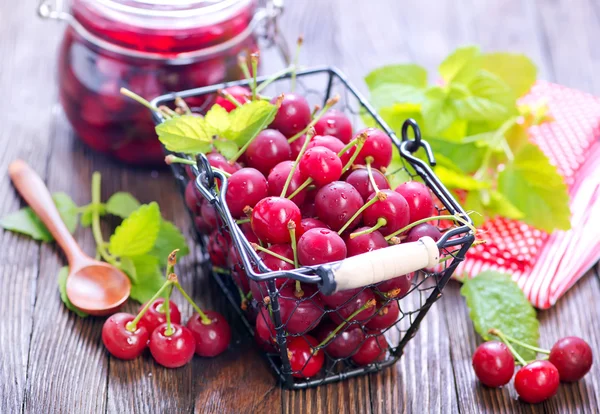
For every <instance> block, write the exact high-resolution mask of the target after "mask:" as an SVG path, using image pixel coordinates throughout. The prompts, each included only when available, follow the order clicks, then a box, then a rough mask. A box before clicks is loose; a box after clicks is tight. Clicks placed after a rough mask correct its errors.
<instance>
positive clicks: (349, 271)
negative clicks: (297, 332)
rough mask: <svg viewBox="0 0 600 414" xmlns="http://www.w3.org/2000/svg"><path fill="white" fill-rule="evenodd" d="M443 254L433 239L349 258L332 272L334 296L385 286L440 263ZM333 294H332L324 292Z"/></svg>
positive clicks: (428, 238)
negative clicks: (341, 292) (343, 291)
mask: <svg viewBox="0 0 600 414" xmlns="http://www.w3.org/2000/svg"><path fill="white" fill-rule="evenodd" d="M439 260H440V251H439V249H438V246H437V244H436V243H435V241H433V239H432V238H431V237H422V238H420V239H419V240H418V241H416V242H412V243H403V244H398V245H396V246H391V247H387V248H385V249H379V250H375V251H372V252H369V253H364V254H361V255H358V256H353V257H349V258H347V259H344V260H342V261H341V262H339V263H338V264H337V265H335V267H333V268H330V269H329V270H330V271H331V273H332V275H333V281H332V282H333V283H329V289H326V290H332V292H331V293H334V292H339V291H342V290H348V289H353V288H358V287H362V286H366V285H370V284H373V283H379V282H383V281H385V280H388V279H393V278H395V277H398V276H402V275H405V274H407V273H411V272H415V271H417V270H420V269H424V268H427V267H433V266H435V265H436V264H438V263H439ZM323 293H325V294H330V293H329V292H323Z"/></svg>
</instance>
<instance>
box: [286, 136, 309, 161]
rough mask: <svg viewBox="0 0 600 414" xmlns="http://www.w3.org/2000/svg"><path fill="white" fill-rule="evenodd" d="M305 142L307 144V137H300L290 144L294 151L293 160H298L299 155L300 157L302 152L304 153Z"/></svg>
mask: <svg viewBox="0 0 600 414" xmlns="http://www.w3.org/2000/svg"><path fill="white" fill-rule="evenodd" d="M304 142H306V135H300V136H299V137H298V138H296V139H295V140H294V141H293V142H292V143H290V149H291V150H292V159H293V160H295V159H296V158H298V155H300V151H302V147H303V146H304Z"/></svg>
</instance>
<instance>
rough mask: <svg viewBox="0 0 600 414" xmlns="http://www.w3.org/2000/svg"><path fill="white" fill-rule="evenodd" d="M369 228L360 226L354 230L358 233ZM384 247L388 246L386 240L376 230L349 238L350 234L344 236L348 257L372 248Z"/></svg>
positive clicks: (370, 250) (369, 250)
mask: <svg viewBox="0 0 600 414" xmlns="http://www.w3.org/2000/svg"><path fill="white" fill-rule="evenodd" d="M369 228H370V227H360V228H358V229H356V230H355V231H356V232H357V233H358V232H361V231H363V230H368V229H369ZM384 247H388V242H387V241H386V240H385V237H383V235H382V234H381V233H380V232H378V231H377V230H375V231H374V232H371V233H367V234H361V235H360V236H356V237H355V238H350V235H348V236H347V237H346V249H347V250H348V257H352V256H357V255H359V254H362V253H367V252H372V251H373V250H377V249H383V248H384Z"/></svg>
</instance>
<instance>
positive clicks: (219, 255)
mask: <svg viewBox="0 0 600 414" xmlns="http://www.w3.org/2000/svg"><path fill="white" fill-rule="evenodd" d="M207 250H208V255H209V256H210V261H211V262H212V264H213V266H219V267H225V266H226V265H227V254H228V251H229V240H228V239H227V236H225V235H224V233H221V232H220V231H219V230H218V229H217V230H214V231H213V232H212V233H211V235H210V236H209V238H208V245H207Z"/></svg>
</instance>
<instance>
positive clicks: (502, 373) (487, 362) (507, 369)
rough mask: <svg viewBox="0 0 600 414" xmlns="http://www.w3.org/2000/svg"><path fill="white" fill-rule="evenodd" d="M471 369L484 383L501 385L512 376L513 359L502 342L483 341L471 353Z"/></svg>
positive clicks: (513, 368) (489, 385)
mask: <svg viewBox="0 0 600 414" xmlns="http://www.w3.org/2000/svg"><path fill="white" fill-rule="evenodd" d="M473 369H474V370H475V375H477V378H479V381H481V382H482V383H483V384H484V385H487V386H488V387H501V386H503V385H506V384H508V382H509V381H510V380H511V378H512V377H513V374H514V373H515V360H514V358H513V356H512V353H511V352H510V350H509V349H508V347H507V346H506V345H504V344H503V343H502V342H498V341H490V342H484V343H482V344H481V345H479V346H478V347H477V349H476V350H475V353H473Z"/></svg>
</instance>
